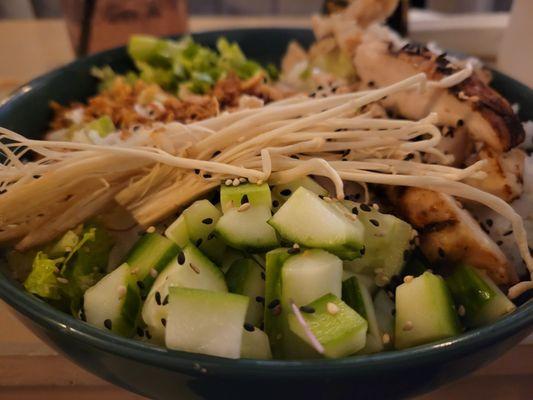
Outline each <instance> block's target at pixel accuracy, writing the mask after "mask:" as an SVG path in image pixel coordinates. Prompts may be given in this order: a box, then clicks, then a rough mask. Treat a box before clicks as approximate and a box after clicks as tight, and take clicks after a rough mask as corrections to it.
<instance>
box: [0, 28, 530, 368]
mask: <svg viewBox="0 0 533 400" xmlns="http://www.w3.org/2000/svg"><path fill="white" fill-rule="evenodd" d="M221 35H223V36H226V37H227V38H228V39H229V40H232V41H237V42H238V43H239V44H240V45H241V47H242V49H243V51H244V52H245V53H246V54H247V55H248V56H249V57H250V58H253V59H256V60H258V61H260V62H263V63H267V62H274V63H277V64H279V61H280V59H281V57H282V55H283V53H284V51H285V48H286V46H287V44H288V43H289V42H290V41H291V40H297V41H299V42H300V43H301V44H303V45H306V46H307V45H309V43H311V41H312V39H313V37H312V33H311V31H309V30H304V29H247V30H229V31H213V32H206V33H200V34H196V35H194V37H195V39H196V40H198V41H199V42H200V43H203V44H206V45H210V46H214V44H215V42H216V39H217V38H218V37H219V36H221ZM103 65H110V66H111V67H112V68H114V69H115V70H117V71H118V72H122V71H125V70H126V69H128V68H131V67H132V64H131V62H130V61H129V59H128V57H127V54H126V51H125V49H124V48H117V49H113V50H109V51H106V52H103V53H99V54H96V55H94V56H91V57H88V58H85V59H80V60H77V61H75V62H73V63H71V64H69V65H67V66H65V67H63V68H60V69H58V70H55V71H52V72H50V73H48V74H46V75H44V76H42V77H40V78H37V79H35V80H33V81H31V82H29V83H28V84H26V85H24V86H22V87H21V88H20V89H18V90H17V91H16V92H15V93H14V94H13V95H12V96H11V97H9V98H7V99H5V100H4V101H3V102H2V103H0V126H3V127H6V128H9V129H13V130H15V131H17V132H19V133H22V134H24V135H26V136H28V137H32V138H39V137H40V136H41V135H42V133H43V132H44V131H46V129H47V126H48V121H49V119H50V117H51V111H50V108H49V103H50V101H52V100H53V101H57V102H59V103H62V104H66V103H68V102H71V101H83V100H84V99H86V98H87V97H88V96H90V95H92V94H94V93H95V90H96V83H97V82H96V80H95V79H94V78H92V77H91V76H90V69H91V67H92V66H103ZM493 85H494V87H495V88H496V89H497V90H499V91H501V93H502V94H503V95H504V96H506V97H507V98H508V99H509V100H510V102H511V103H519V104H520V106H521V107H520V110H521V111H520V113H521V115H520V116H521V118H522V119H523V120H529V119H532V120H533V93H532V91H531V89H529V88H527V87H526V86H524V85H522V84H520V83H519V82H517V81H515V80H513V79H511V78H509V77H507V76H505V75H503V74H500V73H498V72H496V71H495V72H494V82H493ZM0 297H1V298H3V299H4V300H5V301H6V302H7V303H9V304H11V305H12V306H13V307H14V308H15V309H17V310H18V311H19V312H21V313H22V314H24V315H26V316H27V317H29V318H31V319H32V320H34V321H35V322H36V323H38V324H40V325H42V326H44V327H45V328H47V329H53V330H55V331H60V332H65V333H66V334H68V335H73V336H75V337H77V338H79V340H81V341H84V342H87V343H90V344H92V345H94V346H97V347H99V348H101V349H104V350H105V351H108V352H111V353H114V354H118V355H121V356H124V357H128V358H134V359H139V360H143V362H146V363H150V364H153V365H159V366H163V367H166V368H169V369H178V370H183V371H190V370H191V368H192V366H193V365H194V364H196V363H200V362H201V363H202V365H205V366H206V367H207V368H209V369H210V371H212V372H216V373H219V374H220V375H221V376H225V375H231V374H233V373H239V374H241V375H248V376H255V375H256V374H258V373H259V374H263V375H264V376H269V375H272V376H283V374H285V373H286V371H287V369H290V370H291V371H292V373H294V374H296V375H300V376H305V375H306V374H308V373H311V372H313V373H317V374H326V375H327V374H330V373H331V374H333V373H335V374H338V373H341V374H342V373H349V372H347V371H350V370H352V371H353V369H352V368H356V367H365V368H373V367H376V366H378V365H380V366H384V365H386V366H387V368H396V367H401V366H402V365H405V364H404V363H406V362H409V363H412V364H413V363H414V364H416V363H423V362H425V361H427V360H428V359H430V358H432V359H438V358H439V357H442V359H445V358H446V359H449V357H451V356H453V354H456V355H460V354H462V353H464V352H465V351H472V349H475V348H482V347H483V346H486V345H488V344H489V343H491V342H493V341H497V340H503V339H505V338H506V337H507V336H509V335H511V334H514V333H516V332H518V331H520V330H524V329H531V326H532V324H533V302H532V301H529V302H526V303H525V304H523V305H521V306H520V307H519V309H518V311H517V312H516V313H514V314H512V315H510V316H507V317H505V318H503V319H501V320H500V321H498V322H496V323H495V324H493V325H491V326H488V327H485V328H481V329H477V330H474V331H470V332H467V333H465V334H463V335H460V336H458V337H456V338H452V339H449V340H445V341H441V342H439V343H434V344H430V345H425V346H419V347H416V348H412V349H408V350H402V351H395V352H389V353H380V354H375V355H365V356H358V357H351V358H345V359H340V360H318V361H317V360H305V361H254V360H227V359H221V358H217V357H210V356H202V355H197V354H191V353H182V352H170V351H167V350H165V349H161V348H158V347H155V346H151V345H148V344H145V343H142V342H137V341H134V340H129V339H124V338H120V337H117V336H115V335H112V334H110V333H108V332H105V331H102V330H99V329H97V328H95V327H92V326H90V325H88V324H86V323H83V322H81V321H79V320H76V319H74V318H72V317H70V316H69V315H67V314H64V313H62V312H59V311H57V310H55V309H53V308H52V307H50V306H49V305H47V304H46V303H45V302H43V301H41V300H39V299H37V298H35V297H33V296H31V295H29V294H27V293H25V292H24V291H23V288H22V286H21V285H20V284H19V283H17V282H15V281H14V280H13V279H11V278H10V277H9V275H8V273H7V271H6V269H5V268H0ZM348 366H349V367H351V368H349V369H346V368H345V367H348Z"/></svg>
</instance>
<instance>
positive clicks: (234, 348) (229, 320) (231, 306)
mask: <svg viewBox="0 0 533 400" xmlns="http://www.w3.org/2000/svg"><path fill="white" fill-rule="evenodd" d="M247 308H248V297H246V296H241V295H238V294H233V293H222V292H212V291H208V290H202V289H189V288H180V287H171V288H170V289H169V304H168V317H167V321H166V331H165V344H166V347H168V348H169V349H173V350H183V351H189V352H194V353H202V354H209V355H213V356H219V357H227V358H239V357H240V355H241V344H242V335H243V328H242V327H243V324H244V317H245V315H246V309H247Z"/></svg>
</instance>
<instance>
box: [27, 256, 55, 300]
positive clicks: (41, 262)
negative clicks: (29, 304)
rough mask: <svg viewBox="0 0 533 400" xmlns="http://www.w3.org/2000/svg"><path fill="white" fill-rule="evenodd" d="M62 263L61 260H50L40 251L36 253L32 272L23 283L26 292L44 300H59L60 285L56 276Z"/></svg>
mask: <svg viewBox="0 0 533 400" xmlns="http://www.w3.org/2000/svg"><path fill="white" fill-rule="evenodd" d="M62 261H63V258H57V259H50V258H48V256H47V255H46V254H45V253H43V252H42V251H40V252H38V253H37V255H36V256H35V259H34V260H33V264H32V270H31V272H30V274H29V275H28V277H27V278H26V280H25V281H24V287H25V288H26V290H27V291H28V292H30V293H33V294H36V295H37V296H40V297H42V298H44V299H51V300H59V299H61V283H60V282H59V281H58V280H57V274H58V272H59V268H58V265H59V264H60V263H61V262H62Z"/></svg>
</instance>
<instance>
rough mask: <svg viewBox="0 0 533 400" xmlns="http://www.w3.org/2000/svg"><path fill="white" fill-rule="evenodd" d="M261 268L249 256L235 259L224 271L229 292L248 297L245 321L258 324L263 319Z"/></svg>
mask: <svg viewBox="0 0 533 400" xmlns="http://www.w3.org/2000/svg"><path fill="white" fill-rule="evenodd" d="M263 274H264V272H263V270H262V269H261V267H260V266H259V264H257V263H256V262H255V261H254V260H252V259H251V258H243V259H240V260H236V261H235V262H234V263H233V264H232V266H231V267H230V269H229V270H228V272H227V273H226V283H227V285H228V290H229V291H230V292H231V293H237V294H242V295H244V296H248V297H249V298H250V303H249V306H248V311H247V312H246V322H247V323H248V324H251V325H255V326H259V325H260V324H261V322H262V321H263V314H264V308H265V280H264V279H263V277H262V276H263Z"/></svg>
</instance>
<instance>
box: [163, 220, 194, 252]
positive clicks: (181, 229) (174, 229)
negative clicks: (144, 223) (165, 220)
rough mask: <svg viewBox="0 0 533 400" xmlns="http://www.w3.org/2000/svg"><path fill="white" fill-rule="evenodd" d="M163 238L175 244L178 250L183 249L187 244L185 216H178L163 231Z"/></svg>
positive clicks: (187, 234) (187, 232)
mask: <svg viewBox="0 0 533 400" xmlns="http://www.w3.org/2000/svg"><path fill="white" fill-rule="evenodd" d="M165 236H166V237H167V238H169V239H170V240H172V241H173V242H174V243H176V244H177V245H178V246H179V247H180V248H184V247H185V246H186V245H187V243H188V242H189V231H188V230H187V222H186V221H185V214H183V213H181V214H180V216H179V217H178V218H177V219H176V220H175V221H174V222H173V223H172V224H171V225H170V226H169V227H168V228H167V229H166V230H165Z"/></svg>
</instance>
